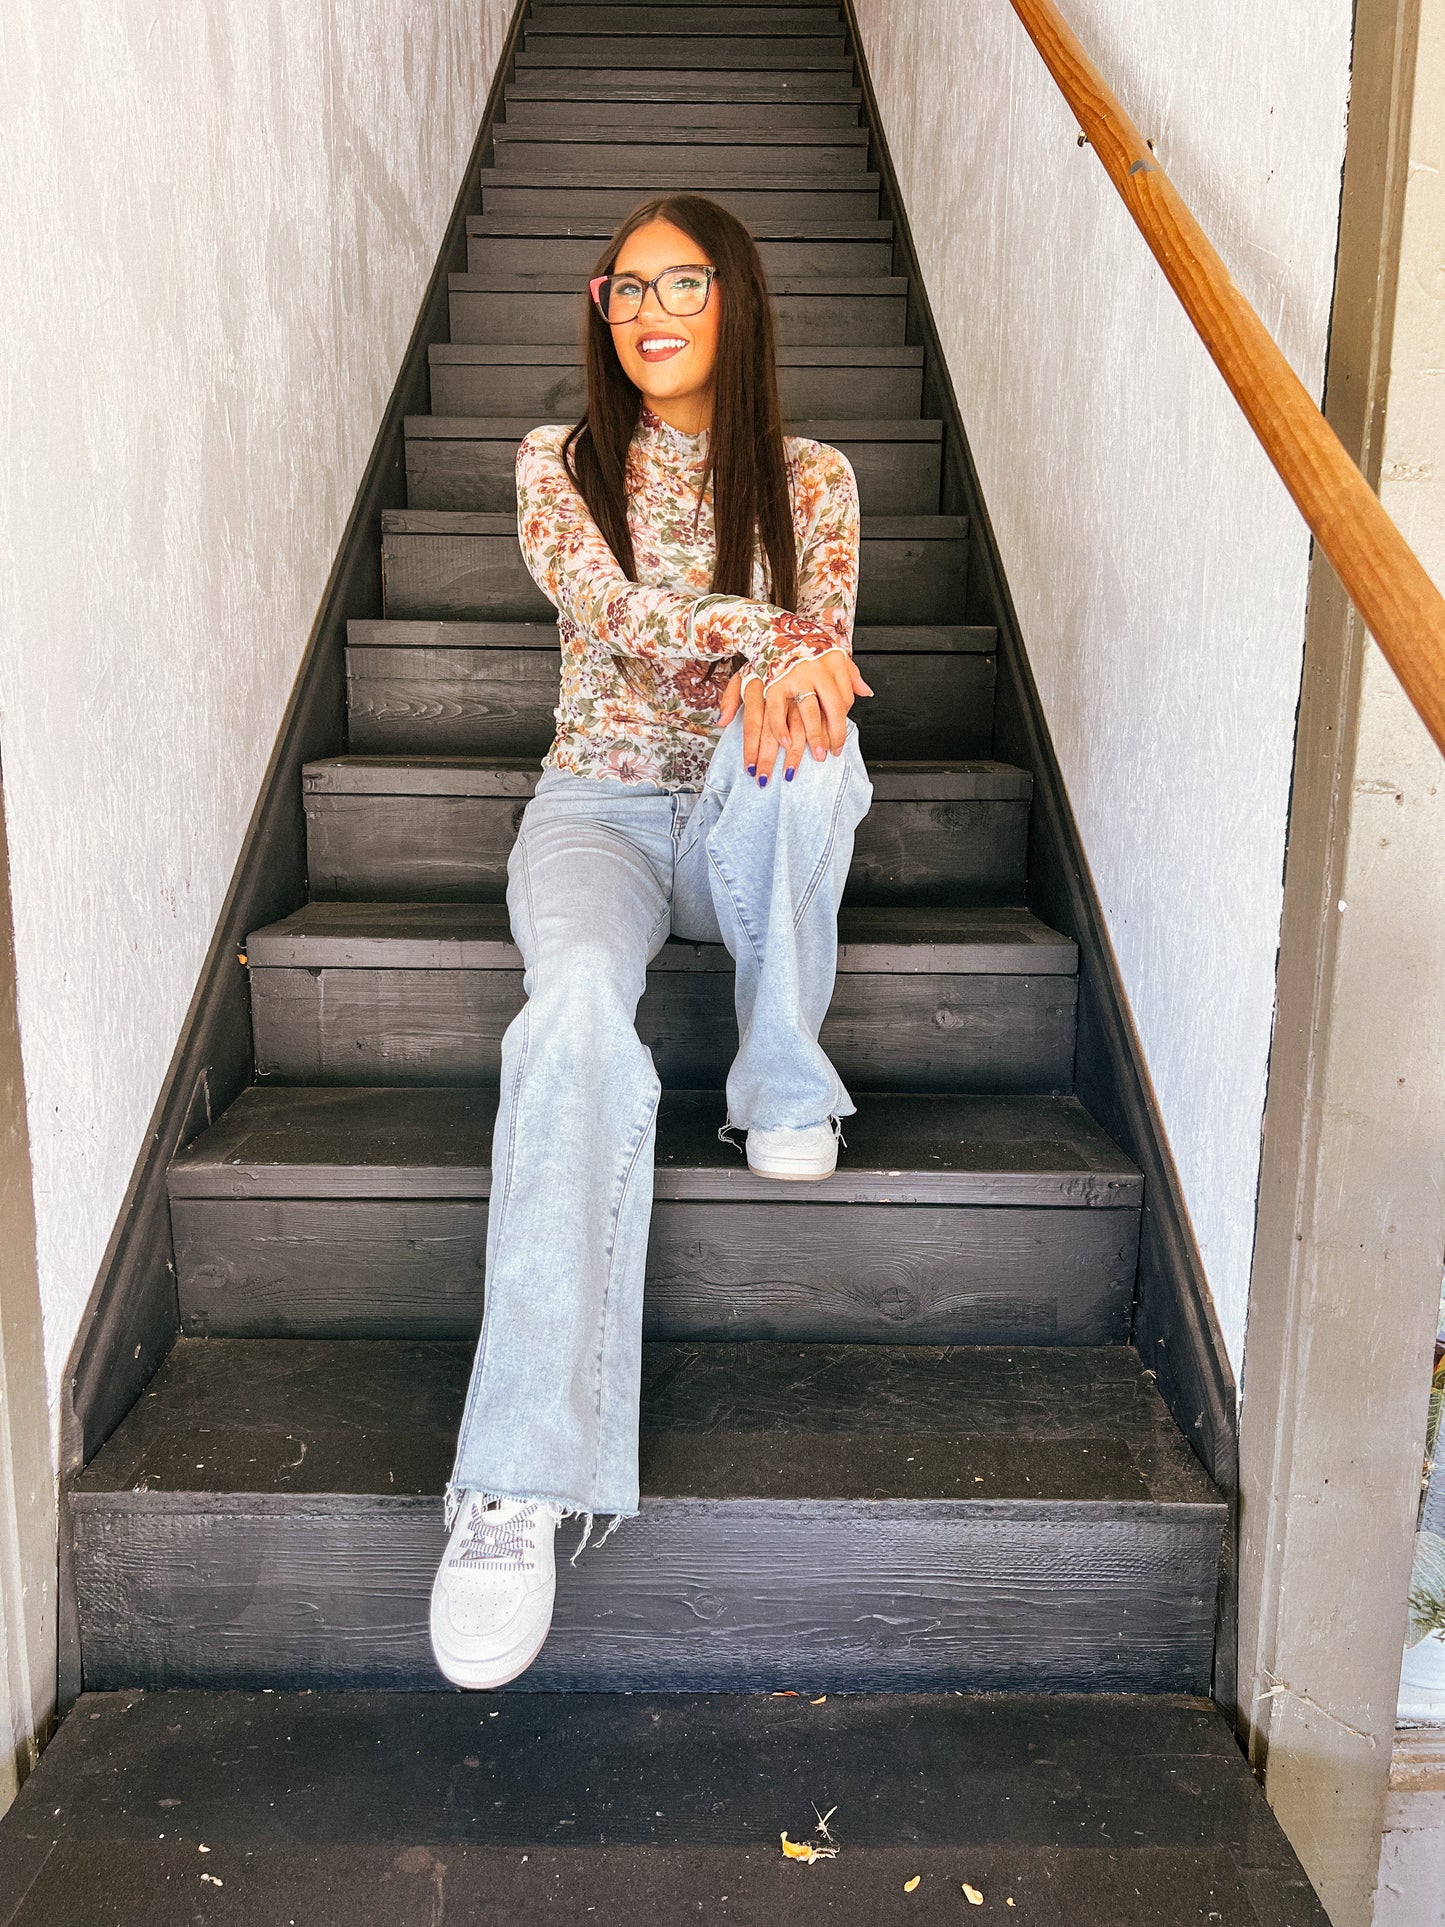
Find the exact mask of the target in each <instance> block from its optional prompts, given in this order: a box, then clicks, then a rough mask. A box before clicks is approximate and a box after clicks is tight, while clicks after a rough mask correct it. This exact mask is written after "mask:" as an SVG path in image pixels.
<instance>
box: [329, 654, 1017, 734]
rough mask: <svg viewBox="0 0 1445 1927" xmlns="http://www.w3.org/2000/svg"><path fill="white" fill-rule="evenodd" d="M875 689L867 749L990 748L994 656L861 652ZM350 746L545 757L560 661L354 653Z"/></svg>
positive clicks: (857, 711)
mask: <svg viewBox="0 0 1445 1927" xmlns="http://www.w3.org/2000/svg"><path fill="white" fill-rule="evenodd" d="M855 653H856V656H857V661H858V667H859V669H860V670H861V671H862V673H863V676H864V679H865V680H866V681H867V683H868V684H869V686H870V687H871V688H872V690H873V692H874V693H873V694H872V696H869V697H866V698H864V699H862V700H861V701H860V702H858V703H857V704H856V705H855V708H854V712H853V713H854V720H855V721H856V722H857V724H858V730H859V735H860V737H861V740H862V745H863V753H864V756H865V757H867V758H869V759H871V760H878V761H882V760H892V759H895V758H900V759H907V758H918V759H926V758H929V757H969V756H987V755H988V754H989V751H990V748H991V744H992V737H993V695H994V674H995V667H994V658H993V657H992V656H988V655H975V654H967V653H964V652H962V651H959V652H957V653H954V654H949V655H944V654H938V655H924V654H922V653H918V654H914V655H891V654H889V655H881V654H875V653H873V652H872V651H869V650H857V651H856V652H855ZM346 665H347V701H348V712H349V717H350V742H351V748H352V750H353V751H354V752H356V753H357V754H362V755H370V754H380V755H390V754H393V753H402V752H405V751H408V750H412V751H416V752H417V753H418V754H420V755H425V756H456V755H461V756H467V755H479V756H527V757H531V756H537V757H540V756H542V755H544V754H545V752H546V750H547V747H548V745H549V744H550V743H551V741H552V736H553V732H554V730H555V727H556V717H555V715H554V710H555V708H556V704H557V699H558V659H557V653H556V651H555V650H542V649H371V648H357V649H348V651H347V653H346Z"/></svg>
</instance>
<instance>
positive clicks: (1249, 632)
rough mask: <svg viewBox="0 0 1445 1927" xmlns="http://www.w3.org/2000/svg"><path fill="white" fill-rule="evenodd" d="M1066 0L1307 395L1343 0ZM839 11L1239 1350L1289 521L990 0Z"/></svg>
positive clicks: (1073, 135) (1332, 170) (1273, 484)
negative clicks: (869, 96)
mask: <svg viewBox="0 0 1445 1927" xmlns="http://www.w3.org/2000/svg"><path fill="white" fill-rule="evenodd" d="M1064 11H1065V14H1066V16H1067V17H1068V19H1069V21H1070V24H1071V25H1072V26H1073V27H1074V29H1075V31H1076V32H1077V33H1078V34H1079V35H1080V38H1081V39H1082V40H1083V41H1084V44H1085V45H1086V47H1088V49H1089V50H1090V52H1091V53H1092V55H1093V57H1094V59H1095V61H1096V62H1097V64H1098V65H1099V67H1100V68H1101V69H1102V71H1103V73H1104V74H1105V76H1106V78H1107V79H1108V80H1109V81H1110V83H1111V85H1112V86H1113V87H1114V89H1115V91H1116V92H1117V93H1118V94H1119V96H1120V97H1121V99H1122V101H1123V103H1124V106H1125V108H1126V109H1127V110H1128V111H1129V112H1130V113H1131V114H1132V116H1133V118H1134V119H1135V121H1136V122H1137V123H1138V125H1139V127H1140V129H1141V130H1142V132H1143V133H1144V134H1145V136H1146V137H1148V138H1152V139H1153V140H1154V141H1155V143H1156V148H1157V151H1158V154H1159V157H1160V159H1161V160H1162V161H1163V163H1164V165H1165V166H1166V167H1167V168H1168V169H1169V171H1170V173H1171V175H1172V176H1173V178H1174V180H1175V182H1176V183H1177V185H1178V186H1179V188H1180V189H1181V191H1182V192H1183V193H1184V195H1185V197H1186V199H1187V200H1188V201H1189V202H1190V203H1191V205H1192V206H1193V208H1194V211H1195V212H1196V214H1197V215H1198V216H1199V218H1200V219H1201V221H1202V222H1203V224H1204V226H1205V228H1206V230H1207V231H1208V232H1209V233H1210V235H1211V238H1212V239H1213V240H1214V242H1215V244H1216V246H1217V247H1218V248H1219V249H1220V251H1221V252H1222V254H1223V255H1224V257H1225V259H1226V261H1227V262H1228V263H1229V265H1230V267H1231V268H1232V269H1233V271H1234V273H1235V275H1236V277H1237V279H1238V280H1239V282H1240V283H1241V285H1242V287H1243V289H1244V292H1245V294H1246V295H1247V296H1248V297H1249V299H1250V300H1251V301H1253V302H1254V304H1255V306H1256V307H1257V308H1258V309H1259V310H1260V312H1261V314H1262V315H1263V317H1264V319H1265V321H1266V322H1267V323H1268V325H1269V326H1270V328H1271V329H1272V330H1273V331H1274V333H1275V335H1276V338H1277V339H1278V340H1279V341H1280V344H1281V346H1282V347H1283V348H1284V350H1285V353H1286V354H1287V355H1288V356H1289V358H1290V360H1291V361H1292V363H1293V364H1294V366H1295V367H1296V369H1297V370H1298V372H1299V373H1300V374H1301V376H1302V377H1303V378H1304V380H1305V382H1306V383H1307V385H1308V386H1309V387H1310V389H1311V390H1312V392H1314V393H1315V394H1318V393H1319V391H1320V388H1321V384H1322V381H1323V372H1324V355H1325V347H1326V338H1327V329H1328V323H1329V312H1330V301H1331V295H1332V290H1333V281H1334V262H1335V246H1336V235H1337V227H1338V213H1339V187H1340V171H1341V167H1342V164H1343V156H1344V129H1345V114H1346V107H1347V101H1348V86H1349V61H1350V20H1351V9H1350V3H1349V0H1274V4H1272V5H1270V6H1267V7H1262V6H1260V5H1258V4H1257V0H1152V4H1148V5H1141V4H1140V0H1065V6H1064ZM857 13H858V20H859V27H860V32H861V34H862V38H863V42H864V48H865V52H866V54H867V58H868V63H869V67H870V70H871V72H872V76H873V81H874V85H875V87H876V89H877V92H878V97H879V103H880V108H881V112H882V116H883V122H884V127H885V131H886V133H887V137H888V141H889V145H890V148H891V151H892V154H893V158H894V162H895V164H896V166H897V168H898V171H899V176H900V182H901V186H902V190H903V194H904V197H905V200H906V203H907V208H908V214H909V219H910V222H911V224H912V227H913V232H914V237H915V240H916V242H917V245H918V250H919V255H920V264H921V267H922V270H923V275H924V278H925V281H926V283H927V287H928V293H929V296H930V299H931V301H932V304H933V309H934V313H935V316H936V317H937V320H938V323H939V328H940V332H941V335H942V339H943V344H944V349H945V353H946V355H947V357H948V361H949V366H950V370H951V373H952V376H953V381H954V384H955V387H956V389H957V393H958V397H959V403H960V406H961V408H962V410H963V414H964V419H965V424H966V426H967V429H968V432H969V436H970V439H971V442H972V445H973V449H974V454H975V457H976V459H977V462H978V466H979V470H980V475H981V480H982V484H983V490H984V496H985V499H986V501H987V503H988V506H989V510H990V513H991V515H992V517H993V521H994V525H995V528H996V531H997V534H998V538H999V542H1000V546H1001V548H1002V552H1003V560H1004V566H1005V568H1006V570H1007V572H1008V576H1009V581H1010V585H1011V587H1012V590H1013V594H1014V597H1015V600H1016V603H1017V606H1018V613H1019V618H1020V622H1021V624H1022V628H1023V634H1024V639H1025V642H1026V645H1027V648H1028V652H1029V657H1030V661H1031V662H1032V665H1033V669H1034V674H1035V676H1036V678H1037V680H1038V683H1039V688H1040V693H1041V696H1042V700H1043V703H1044V708H1045V711H1046V714H1047V717H1048V722H1049V726H1050V729H1051V731H1052V734H1053V739H1054V743H1055V746H1056V749H1057V752H1058V756H1059V760H1060V763H1061V765H1062V769H1063V774H1064V777H1065V780H1066V782H1067V785H1068V789H1069V794H1070V797H1071V799H1072V802H1073V806H1074V810H1075V812H1076V814H1077V817H1078V820H1079V824H1080V828H1081V832H1082V835H1083V839H1084V845H1085V849H1086V852H1087V856H1088V860H1089V864H1090V867H1091V869H1092V872H1093V875H1094V880H1095V883H1096V886H1097V888H1098V891H1099V894H1100V897H1101V900H1102V903H1103V907H1104V913H1105V916H1106V918H1107V922H1108V928H1109V933H1110V937H1111V940H1112V942H1113V945H1114V948H1115V951H1116V953H1117V956H1118V960H1119V965H1120V969H1121V973H1122V976H1123V981H1124V984H1125V987H1126V989H1127V992H1128V995H1129V998H1130V1002H1131V1005H1132V1009H1133V1014H1134V1019H1135V1022H1136V1023H1137V1025H1138V1028H1139V1032H1140V1036H1141V1038H1142V1041H1143V1046H1144V1050H1145V1055H1146V1058H1147V1062H1148V1066H1149V1071H1150V1075H1151V1077H1152V1079H1153V1081H1154V1085H1155V1089H1156V1092H1157V1095H1158V1100H1159V1104H1160V1107H1161V1111H1162V1115H1163V1118H1164V1122H1165V1126H1166V1129H1167V1131H1168V1134H1169V1139H1170V1143H1171V1146H1172V1149H1173V1153H1174V1156H1175V1158H1176V1160H1177V1162H1178V1165H1179V1169H1180V1174H1181V1180H1182V1183H1183V1186H1184V1192H1185V1197H1186V1201H1187V1204H1188V1208H1189V1211H1190V1214H1191V1217H1192V1221H1193V1225H1194V1229H1195V1233H1196V1236H1197V1238H1198V1240H1199V1245H1200V1249H1201V1252H1202V1254H1203V1259H1204V1263H1205V1267H1206V1270H1207V1274H1208V1277H1209V1280H1210V1285H1211V1289H1212V1291H1213V1293H1214V1297H1215V1301H1216V1305H1217V1308H1218V1311H1219V1316H1220V1320H1221V1324H1222V1326H1223V1330H1224V1334H1225V1339H1226V1343H1227V1344H1228V1347H1229V1351H1230V1355H1231V1358H1232V1361H1233V1363H1234V1366H1235V1369H1236V1372H1238V1371H1239V1369H1240V1365H1241V1359H1242V1352H1243V1335H1244V1320H1245V1309H1246V1301H1247V1296H1248V1281H1249V1265H1250V1252H1251V1246H1252V1242H1253V1226H1254V1207H1255V1193H1256V1185H1257V1178H1258V1168H1259V1132H1260V1121H1261V1117H1262V1114H1263V1107H1264V1088H1265V1074H1266V1069H1267V1064H1268V1052H1269V1039H1270V1027H1271V1022H1272V1016H1273V1008H1274V975H1275V958H1276V950H1277V945H1278V936H1279V919H1280V905H1281V879H1282V870H1283V860H1284V838H1285V824H1286V815H1287V807H1288V798H1289V780H1290V768H1291V761H1292V754H1293V742H1294V722H1295V708H1296V701H1297V696H1298V689H1299V676H1300V664H1301V654H1302V648H1303V637H1304V610H1305V593H1306V580H1307V564H1308V552H1309V545H1308V535H1307V532H1306V530H1305V528H1304V525H1303V524H1302V523H1301V521H1300V520H1299V517H1298V515H1297V514H1296V512H1295V510H1294V508H1293V506H1292V504H1291V503H1290V501H1289V499H1288V497H1287V496H1286V494H1285V492H1284V489H1283V487H1282V486H1281V484H1280V483H1279V482H1278V481H1277V479H1276V478H1275V476H1274V472H1273V470H1272V469H1271V468H1270V467H1269V465H1268V463H1267V462H1266V460H1265V458H1264V456H1263V455H1262V454H1261V453H1260V451H1259V449H1258V447H1257V445H1256V444H1255V442H1254V439H1253V437H1252V435H1251V434H1250V432H1249V430H1248V428H1247V427H1246V426H1245V424H1244V421H1243V418H1242V417H1241V416H1240V414H1239V413H1238V410H1237V409H1236V407H1235V404H1234V402H1233V401H1232V400H1231V398H1230V396H1229V394H1228V392H1227V390H1226V389H1225V387H1224V384H1223V382H1222V381H1221V380H1220V378H1219V376H1218V375H1217V373H1216V372H1215V370H1214V367H1213V364H1212V363H1211V362H1210V361H1209V359H1208V357H1207V355H1206V354H1205V352H1204V349H1203V347H1202V346H1201V345H1200V343H1199V341H1198V340H1197V338H1196V337H1195V335H1194V334H1193V331H1192V330H1191V328H1190V326H1189V324H1188V322H1187V321H1186V320H1185V318H1184V315H1183V312H1182V310H1181V309H1180V308H1179V306H1178V303H1177V302H1176V300H1175V298H1174V296H1173V294H1172V293H1171V292H1170V290H1169V288H1168V286H1167V284H1166V283H1165V281H1164V279H1163V276H1162V275H1161V273H1160V272H1159V270H1158V268H1157V267H1156V266H1155V264H1154V262H1153V260H1152V258H1151V257H1150V255H1149V254H1148V252H1147V249H1146V248H1145V245H1144V242H1143V240H1142V239H1141V237H1140V236H1139V234H1138V233H1137V231H1136V230H1135V228H1134V226H1133V224H1132V222H1131V221H1130V219H1129V217H1128V214H1127V213H1126V212H1125V210H1124V208H1123V205H1122V204H1121V203H1120V201H1119V200H1118V197H1117V196H1116V194H1115V192H1114V190H1113V188H1112V187H1111V186H1110V185H1109V183H1108V181H1107V179H1106V177H1105V175H1104V172H1103V169H1102V168H1101V167H1100V165H1099V163H1098V160H1097V158H1096V157H1095V155H1094V154H1093V153H1092V151H1091V150H1089V149H1088V148H1080V147H1079V146H1078V144H1077V132H1078V130H1077V127H1076V125H1075V123H1074V121H1073V119H1072V117H1071V116H1070V114H1069V111H1068V109H1067V107H1066V106H1065V104H1064V102H1063V99H1062V96H1061V95H1060V94H1059V92H1058V90H1057V88H1056V87H1055V85H1054V82H1053V81H1052V79H1051V78H1050V77H1049V75H1048V73H1047V70H1046V69H1045V68H1044V66H1043V63H1042V62H1041V61H1040V59H1039V57H1038V55H1037V54H1036V53H1035V51H1034V49H1033V47H1032V45H1031V44H1030V42H1029V40H1028V38H1027V36H1026V35H1025V34H1024V32H1023V30H1022V28H1021V27H1020V26H1019V24H1018V22H1017V20H1016V18H1015V16H1014V14H1013V11H1012V9H1011V8H1010V6H1009V5H1008V3H1007V0H966V3H965V0H857Z"/></svg>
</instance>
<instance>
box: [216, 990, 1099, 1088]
mask: <svg viewBox="0 0 1445 1927" xmlns="http://www.w3.org/2000/svg"><path fill="white" fill-rule="evenodd" d="M250 976H251V1014H252V1029H253V1033H254V1037H255V1048H256V1069H257V1074H258V1076H259V1077H261V1078H262V1079H274V1080H276V1081H278V1082H284V1083H292V1084H353V1085H354V1084H446V1085H462V1084H480V1085H492V1086H494V1085H495V1084H496V1083H497V1080H498V1075H499V1070H500V1051H501V1042H502V1033H503V1032H504V1031H505V1029H506V1027H507V1025H508V1024H509V1023H510V1022H511V1020H512V1018H513V1017H514V1016H515V1015H516V1013H517V1012H518V1011H519V1010H520V1009H521V1007H522V1001H523V999H522V972H521V970H520V968H518V969H516V970H464V969H458V970H406V969H395V970H387V969H342V968H331V967H323V968H318V969H314V970H308V969H299V968H294V969H293V968H287V967H281V966H267V967H260V968H258V967H255V966H253V967H252V968H251V973H250ZM1076 997H1077V982H1076V980H1075V979H1074V978H1072V977H985V976H945V975H928V976H925V975H921V974H920V975H918V976H899V975H889V974H882V973H880V974H878V975H874V974H872V973H871V972H863V971H840V972H839V975H838V980H837V984H836V987H835V989H834V993H833V1001H832V1004H831V1005H830V1007H829V1011H828V1016H827V1018H826V1020H825V1021H824V1024H823V1028H822V1032H821V1034H820V1038H821V1042H822V1044H823V1047H824V1049H825V1050H826V1051H827V1052H828V1054H829V1056H830V1057H831V1058H832V1060H833V1063H834V1064H835V1065H836V1067H837V1069H838V1073H839V1075H840V1076H841V1077H842V1078H843V1080H844V1082H845V1083H846V1084H848V1085H849V1086H850V1088H852V1089H853V1090H854V1092H855V1093H856V1092H857V1091H863V1090H880V1091H887V1090H914V1091H986V1092H1056V1091H1067V1090H1069V1089H1070V1088H1071V1087H1072V1082H1073V1064H1074V1015H1075V1004H1076ZM637 1031H638V1035H639V1036H640V1037H641V1039H642V1041H643V1043H644V1044H646V1045H647V1046H648V1048H649V1049H650V1050H651V1052H652V1058H653V1062H654V1064H655V1065H656V1068H657V1071H658V1075H659V1076H660V1077H661V1078H662V1080H663V1082H664V1083H665V1084H667V1085H671V1086H674V1087H676V1088H679V1089H681V1088H692V1089H699V1088H705V1087H708V1086H712V1087H714V1088H716V1087H720V1086H721V1085H722V1084H723V1082H724V1080H725V1079H726V1076H727V1072H728V1067H729V1066H730V1064H731V1063H732V1060H733V1058H734V1056H735V1055H736V1054H737V1047H738V1033H737V1019H736V1016H735V1013H734V1009H733V980H732V976H731V974H730V971H723V970H700V971H681V970H653V971H652V972H651V973H649V976H648V983H647V989H646V991H645V992H644V994H643V998H642V1002H641V1004H640V1005H639V1007H638V1012H637Z"/></svg>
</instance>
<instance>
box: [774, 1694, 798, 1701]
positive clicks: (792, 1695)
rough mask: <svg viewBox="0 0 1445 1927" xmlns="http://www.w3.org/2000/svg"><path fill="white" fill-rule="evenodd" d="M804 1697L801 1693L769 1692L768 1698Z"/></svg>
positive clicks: (789, 1698) (790, 1698) (794, 1698)
mask: <svg viewBox="0 0 1445 1927" xmlns="http://www.w3.org/2000/svg"><path fill="white" fill-rule="evenodd" d="M802 1697H803V1696H802V1694H801V1693H769V1694H768V1698H769V1699H770V1700H796V1699H801V1698H802Z"/></svg>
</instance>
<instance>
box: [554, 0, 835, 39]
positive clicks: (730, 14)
mask: <svg viewBox="0 0 1445 1927" xmlns="http://www.w3.org/2000/svg"><path fill="white" fill-rule="evenodd" d="M549 34H566V35H568V36H577V35H584V34H607V35H613V34H647V35H649V36H651V35H653V34H667V35H676V34H687V35H689V36H696V38H698V39H708V38H715V37H716V36H717V35H719V34H722V35H730V36H734V37H735V36H738V35H743V34H746V35H747V36H748V37H749V38H752V37H754V36H757V37H762V38H766V37H768V36H770V35H779V34H782V35H794V34H817V35H820V36H824V37H826V38H827V39H829V40H830V41H835V42H837V44H838V45H839V46H840V47H841V45H842V42H843V23H842V21H841V20H840V19H839V17H838V9H837V7H836V6H813V5H807V4H805V5H803V6H779V7H757V6H751V7H750V6H701V7H687V6H632V7H629V6H614V7H609V6H591V5H586V4H584V5H581V6H562V5H555V4H547V0H540V3H539V4H538V5H536V6H534V7H533V8H532V11H531V13H530V14H529V15H528V16H527V36H528V41H529V44H532V45H535V44H536V42H537V41H538V40H541V39H545V38H546V37H547V36H548V35H549Z"/></svg>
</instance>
